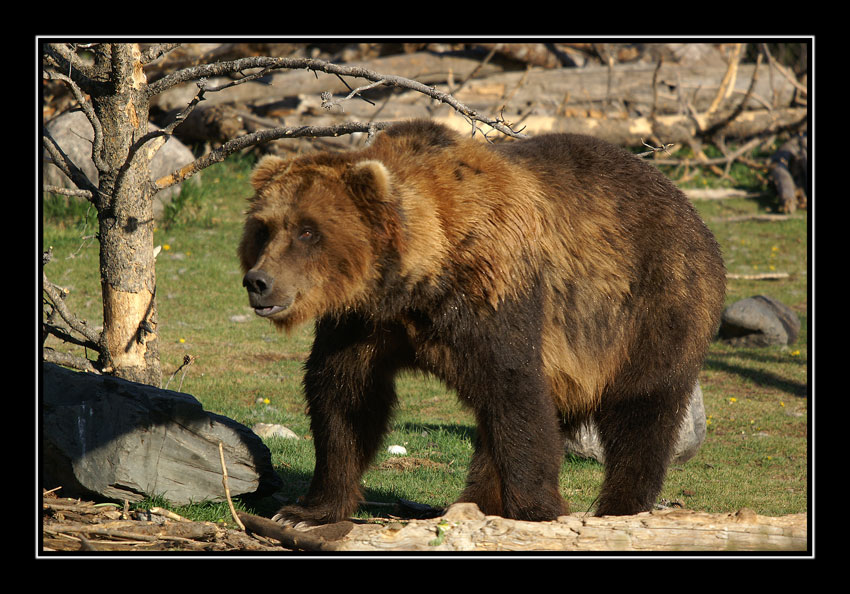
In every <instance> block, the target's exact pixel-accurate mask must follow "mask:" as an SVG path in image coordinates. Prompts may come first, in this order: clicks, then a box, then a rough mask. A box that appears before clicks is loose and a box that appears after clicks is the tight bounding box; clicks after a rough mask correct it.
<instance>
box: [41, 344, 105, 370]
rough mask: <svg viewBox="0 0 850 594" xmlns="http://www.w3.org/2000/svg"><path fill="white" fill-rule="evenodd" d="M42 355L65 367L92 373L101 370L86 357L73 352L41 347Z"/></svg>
mask: <svg viewBox="0 0 850 594" xmlns="http://www.w3.org/2000/svg"><path fill="white" fill-rule="evenodd" d="M41 356H42V358H43V360H44V361H47V362H48V363H56V364H57V365H62V366H64V367H70V368H72V369H79V370H80V371H88V372H90V373H96V374H98V375H100V370H99V369H98V368H97V366H96V365H95V364H94V363H92V362H91V361H90V360H89V359H86V358H85V357H78V356H76V355H72V354H71V353H63V352H61V351H54V350H53V349H51V348H43V349H41Z"/></svg>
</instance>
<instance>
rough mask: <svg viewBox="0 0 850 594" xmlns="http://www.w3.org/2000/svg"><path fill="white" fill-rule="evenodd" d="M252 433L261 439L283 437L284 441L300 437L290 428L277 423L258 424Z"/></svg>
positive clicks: (252, 429)
mask: <svg viewBox="0 0 850 594" xmlns="http://www.w3.org/2000/svg"><path fill="white" fill-rule="evenodd" d="M251 431H253V432H254V433H256V434H257V435H259V436H260V437H263V438H265V437H282V438H284V439H298V435H297V434H296V433H295V432H294V431H293V430H292V429H290V428H289V427H284V426H283V425H278V424H276V423H257V424H255V425H254V426H253V427H251Z"/></svg>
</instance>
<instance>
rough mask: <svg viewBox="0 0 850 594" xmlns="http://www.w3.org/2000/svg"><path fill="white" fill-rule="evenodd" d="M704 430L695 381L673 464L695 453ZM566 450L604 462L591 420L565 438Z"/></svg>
mask: <svg viewBox="0 0 850 594" xmlns="http://www.w3.org/2000/svg"><path fill="white" fill-rule="evenodd" d="M705 430H706V423H705V406H704V405H703V401H702V388H701V387H700V385H699V382H697V385H696V386H695V387H694V391H693V392H692V393H691V400H690V404H689V405H688V411H687V414H686V415H685V423H684V425H682V428H681V429H680V431H679V440H678V442H677V444H676V449H675V453H674V454H673V460H672V463H673V464H684V463H685V462H687V461H688V460H690V459H691V458H693V457H694V456H695V455H696V453H697V452H698V451H699V448H700V446H701V445H702V442H703V441H705ZM566 451H567V453H570V454H575V455H576V456H579V457H581V458H592V459H594V460H596V461H597V462H599V463H601V464H604V463H605V452H604V451H603V450H602V444H601V443H600V441H599V433H598V432H597V429H596V425H595V423H593V422H592V421H591V422H589V423H588V424H586V425H584V426H582V428H581V430H580V431H579V432H578V434H577V435H576V436H575V437H574V438H573V439H568V440H567V446H566Z"/></svg>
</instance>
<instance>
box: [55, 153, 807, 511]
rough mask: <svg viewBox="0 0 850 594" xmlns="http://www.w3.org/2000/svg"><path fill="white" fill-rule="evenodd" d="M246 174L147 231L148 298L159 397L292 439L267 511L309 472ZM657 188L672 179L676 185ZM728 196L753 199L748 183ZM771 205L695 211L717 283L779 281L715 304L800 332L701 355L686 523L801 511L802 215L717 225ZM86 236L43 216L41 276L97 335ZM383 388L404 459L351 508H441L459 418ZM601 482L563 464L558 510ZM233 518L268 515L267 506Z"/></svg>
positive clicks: (288, 345)
mask: <svg viewBox="0 0 850 594" xmlns="http://www.w3.org/2000/svg"><path fill="white" fill-rule="evenodd" d="M250 167H251V159H249V158H246V157H239V158H235V159H231V160H230V161H228V162H225V163H223V164H220V165H216V166H214V167H213V168H210V169H208V170H206V171H205V172H204V174H203V184H202V186H201V187H200V188H193V189H191V190H189V191H186V192H184V195H183V196H182V197H181V200H180V202H179V204H178V205H177V207H176V208H174V209H172V210H171V211H169V212H168V213H167V217H168V218H167V220H166V221H164V222H163V223H160V225H159V227H158V228H157V230H156V232H155V242H156V245H161V246H162V249H161V251H160V253H159V256H158V258H157V283H158V286H157V296H158V307H159V327H158V335H159V338H160V352H161V359H162V367H163V376H164V379H163V383H166V382H169V386H168V387H169V388H170V389H178V390H180V391H183V392H187V393H190V394H193V395H194V396H195V397H196V398H198V399H199V400H200V401H201V402H202V403H203V405H204V407H205V408H206V409H207V410H211V411H214V412H217V413H220V414H224V415H227V416H229V417H231V418H234V419H236V420H237V421H240V422H242V423H244V424H246V425H249V426H250V425H253V424H254V423H256V422H265V423H281V424H283V425H286V426H288V427H290V428H291V429H292V430H293V431H295V432H296V433H297V434H298V435H300V436H302V438H301V439H299V440H282V439H269V440H268V441H267V445H268V446H269V448H270V450H271V452H272V459H273V462H274V464H275V466H276V468H277V469H278V471H279V472H280V474H281V476H282V478H283V479H284V483H285V484H286V488H285V490H284V491H283V493H282V496H283V498H284V499H288V500H293V499H294V498H295V497H297V496H298V495H300V494H302V493H303V492H304V491H305V490H306V488H307V485H308V483H309V479H310V475H311V473H312V469H313V448H312V443H311V441H310V436H309V421H308V418H307V416H306V415H305V410H304V403H303V399H302V396H301V390H300V382H301V364H300V362H299V360H298V359H299V357H302V356H303V355H304V354H306V352H307V351H308V349H309V346H310V342H311V328H310V327H303V328H300V329H298V330H296V331H294V332H293V333H292V334H291V335H286V334H283V333H279V332H277V331H275V330H274V329H273V328H272V327H271V326H270V325H269V324H268V323H267V322H264V321H263V320H261V319H259V318H257V317H256V316H254V315H253V313H252V311H251V309H250V308H249V307H248V305H247V299H246V298H245V294H244V289H243V288H242V286H241V273H240V271H239V266H238V262H237V260H236V257H235V250H236V245H237V243H238V240H239V235H240V232H241V218H242V215H241V213H242V211H243V209H244V199H245V197H247V196H248V195H249V194H250V189H249V187H248V177H249V175H250ZM670 174H671V175H672V176H674V177H675V176H676V175H677V172H676V171H671V172H670ZM692 183H697V184H699V183H705V182H704V180H700V179H697V180H695V181H694V182H692ZM710 183H715V182H710ZM742 183H746V184H747V185H748V186H749V187H751V188H756V189H763V188H760V186H761V185H762V183H763V182H762V181H761V180H758V179H748V180H744V181H743V182H742ZM771 206H772V205H771V203H770V201H769V199H768V200H765V201H759V200H743V199H741V200H737V199H736V200H723V201H711V202H699V203H697V207H698V208H699V209H700V211H701V212H702V214H703V216H704V218H705V219H706V221H707V222H708V224H709V226H711V227H712V229H713V230H714V231H715V233H716V234H717V236H718V239H719V241H720V243H721V245H722V247H723V251H724V257H725V259H726V263H727V267H728V269H729V271H730V272H733V273H752V272H768V271H772V270H775V271H781V272H788V273H789V274H790V277H789V278H788V279H784V280H779V281H738V280H732V281H730V283H729V291H728V296H727V303H731V302H733V301H736V300H738V299H742V298H744V297H749V296H752V295H757V294H767V295H770V296H772V297H774V298H776V299H779V300H780V301H782V302H784V303H786V304H787V305H789V306H790V307H791V308H792V309H793V310H794V311H795V312H796V313H797V314H798V316H799V317H800V319H801V321H802V330H801V333H800V337H799V339H798V340H797V342H796V343H795V344H793V345H791V346H790V347H782V348H779V347H776V348H760V349H743V348H732V347H729V346H725V345H723V344H720V343H715V344H714V345H712V347H711V351H710V353H709V356H708V359H707V361H706V364H705V368H704V371H703V372H702V375H701V376H700V380H701V382H702V387H703V392H704V399H705V408H706V414H707V416H708V435H707V438H706V441H705V443H704V445H703V447H702V449H701V450H700V452H699V454H698V455H697V456H696V457H695V458H693V459H691V460H690V461H688V462H687V463H685V464H684V465H682V466H680V467H675V468H672V469H671V471H670V473H669V476H668V480H667V483H666V486H665V488H664V491H663V492H662V495H661V496H662V498H664V499H667V500H671V501H677V502H679V503H681V504H682V505H684V506H685V507H687V508H691V509H696V510H702V511H709V512H729V511H735V510H737V509H739V508H741V507H744V506H746V507H750V508H752V509H753V510H755V511H756V512H757V513H759V514H765V515H782V514H788V513H796V512H804V511H806V510H807V505H808V484H809V482H808V470H807V469H808V434H809V433H808V398H807V395H808V390H807V386H808V374H807V372H808V346H807V345H808V324H807V322H808V310H807V306H808V300H807V299H808V276H807V213H806V212H805V211H803V212H799V213H798V214H797V215H796V216H795V218H794V219H793V220H790V221H786V222H771V223H764V222H736V223H728V222H723V221H722V219H723V218H726V217H730V216H736V215H741V214H748V213H760V212H766V211H769V210H770V208H771ZM95 230H96V220H95V216H94V212H93V211H92V212H88V211H87V209H86V208H85V207H79V206H74V205H70V206H68V205H67V202H66V200H65V199H57V200H54V201H51V202H50V203H48V204H46V205H45V214H44V230H43V238H44V245H45V248H46V247H47V246H53V250H54V261H53V262H52V263H51V264H50V265H49V267H48V270H47V272H48V275H49V276H50V278H51V280H52V281H53V282H55V283H57V284H59V285H62V286H65V287H67V288H69V289H70V291H71V293H70V295H69V297H68V303H69V305H70V307H71V308H72V309H74V310H76V311H77V312H78V313H79V315H81V316H82V317H85V318H87V319H88V320H89V321H90V322H92V323H96V324H99V323H100V320H101V319H102V313H101V309H100V307H101V306H100V286H99V279H98V276H97V275H98V253H97V250H98V246H97V242H96V241H95V240H93V239H85V237H86V236H90V235H93V234H94V232H95ZM186 354H190V355H193V356H194V357H195V362H194V364H193V365H191V366H190V367H189V368H187V370H186V373H185V374H183V373H182V372H181V373H180V374H178V375H176V376H174V377H173V378H170V377H169V376H170V374H171V373H172V372H173V371H174V370H175V369H177V367H178V366H179V365H180V364H181V362H182V360H183V357H184V355H186ZM397 387H398V392H399V396H400V405H399V408H398V410H397V414H396V415H395V420H394V424H393V426H392V431H391V433H390V434H389V435H388V436H387V438H386V444H385V445H390V444H400V445H403V446H405V448H407V451H408V456H407V457H404V458H393V457H390V456H388V455H386V454H385V453H382V454H381V455H380V456H379V458H378V459H377V460H376V461H375V464H374V465H373V467H372V469H371V470H370V471H369V472H368V473H367V474H366V476H365V477H364V485H365V493H366V499H367V500H369V501H375V502H390V501H394V500H396V499H397V498H403V499H407V500H412V501H416V502H420V503H426V504H431V505H434V506H444V505H446V504H448V503H450V502H451V501H453V500H454V499H455V498H456V497H457V496H458V494H459V493H460V491H461V490H462V488H463V482H464V477H465V474H466V468H467V465H468V462H469V457H470V454H471V452H472V447H471V440H472V435H473V423H472V419H471V416H470V415H469V413H468V412H467V411H464V410H462V409H461V408H460V407H459V406H458V404H457V402H456V400H455V398H454V395H453V394H451V393H450V392H448V391H447V390H446V388H445V387H444V386H442V385H441V384H440V383H439V382H437V381H436V380H434V379H433V378H430V377H426V376H423V375H419V374H411V375H406V376H404V377H402V378H400V379H399V381H398V386H397ZM601 479H602V467H601V466H600V465H599V464H597V463H596V462H593V461H588V460H580V459H577V458H573V457H569V458H567V459H566V460H565V461H564V464H563V468H562V473H561V489H562V493H563V494H564V495H565V497H566V498H567V499H568V500H569V501H570V503H571V507H572V510H573V511H584V510H588V509H590V508H591V506H592V504H593V501H594V498H595V497H596V495H597V493H598V489H599V485H600V483H601ZM160 503H161V502H160ZM239 505H240V506H243V509H244V506H245V505H248V506H249V507H248V509H249V510H251V511H254V512H256V513H270V512H271V511H273V509H272V508H273V507H275V506H276V505H277V502H273V501H265V502H245V503H239ZM178 511H179V512H180V513H183V514H186V515H189V516H190V517H195V518H197V519H210V518H211V517H212V518H221V517H227V512H226V510H225V508H224V507H222V506H216V505H209V506H204V505H199V506H192V507H191V508H188V509H186V508H183V509H180V510H178ZM372 511H380V508H377V509H376V510H372ZM361 513H363V514H368V513H370V510H369V509H365V510H363V511H362V512H361Z"/></svg>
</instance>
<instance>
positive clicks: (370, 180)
mask: <svg viewBox="0 0 850 594" xmlns="http://www.w3.org/2000/svg"><path fill="white" fill-rule="evenodd" d="M344 181H345V183H346V185H348V188H349V189H350V190H351V194H352V195H353V196H354V197H355V198H359V199H361V200H378V201H380V202H385V201H387V200H388V199H389V197H390V185H391V183H392V177H391V175H390V172H389V170H388V169H387V167H386V165H384V164H383V163H381V162H380V161H375V160H372V159H369V160H366V161H359V162H357V163H355V164H354V165H352V166H351V168H349V170H348V171H346V172H345V175H344Z"/></svg>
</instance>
